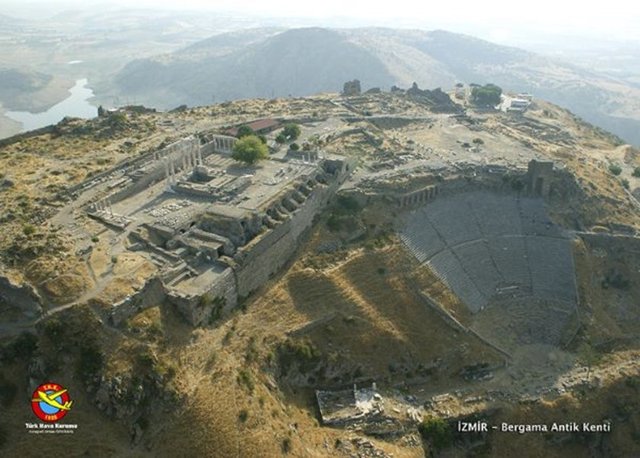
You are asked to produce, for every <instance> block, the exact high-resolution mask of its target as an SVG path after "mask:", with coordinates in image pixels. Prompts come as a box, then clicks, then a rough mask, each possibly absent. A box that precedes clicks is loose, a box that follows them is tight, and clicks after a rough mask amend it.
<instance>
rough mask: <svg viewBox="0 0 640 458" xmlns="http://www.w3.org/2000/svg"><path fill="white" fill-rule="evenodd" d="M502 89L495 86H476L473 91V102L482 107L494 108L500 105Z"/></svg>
mask: <svg viewBox="0 0 640 458" xmlns="http://www.w3.org/2000/svg"><path fill="white" fill-rule="evenodd" d="M501 95H502V88H500V87H499V86H496V85H495V84H485V85H484V86H477V85H475V86H474V87H473V89H471V101H472V102H473V103H474V104H475V105H477V106H482V107H494V106H496V105H498V104H499V103H500V96H501Z"/></svg>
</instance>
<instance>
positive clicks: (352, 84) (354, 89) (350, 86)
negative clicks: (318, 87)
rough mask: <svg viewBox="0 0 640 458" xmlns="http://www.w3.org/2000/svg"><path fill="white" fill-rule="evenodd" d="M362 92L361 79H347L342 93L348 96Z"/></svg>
mask: <svg viewBox="0 0 640 458" xmlns="http://www.w3.org/2000/svg"><path fill="white" fill-rule="evenodd" d="M361 92H362V91H361V89H360V80H353V81H347V82H346V83H344V86H343V88H342V95H344V96H346V97H350V96H353V95H360V93H361Z"/></svg>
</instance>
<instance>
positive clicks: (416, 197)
mask: <svg viewBox="0 0 640 458" xmlns="http://www.w3.org/2000/svg"><path fill="white" fill-rule="evenodd" d="M437 195H438V187H437V186H429V187H428V188H426V189H423V190H422V191H418V192H414V193H413V194H410V195H408V196H403V197H401V198H400V207H401V208H402V207H408V206H410V205H415V204H419V203H422V202H426V201H428V200H430V199H433V198H434V197H435V196H437Z"/></svg>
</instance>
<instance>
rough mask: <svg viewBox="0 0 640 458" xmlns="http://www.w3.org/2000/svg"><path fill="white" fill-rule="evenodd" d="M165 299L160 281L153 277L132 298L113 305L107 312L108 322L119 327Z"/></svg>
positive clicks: (164, 292)
mask: <svg viewBox="0 0 640 458" xmlns="http://www.w3.org/2000/svg"><path fill="white" fill-rule="evenodd" d="M165 298H166V291H165V288H164V285H163V284H162V280H161V279H160V278H159V277H153V278H150V279H149V280H147V282H146V283H145V285H144V286H143V287H142V288H141V289H140V290H139V291H138V292H137V293H136V294H134V295H133V296H129V297H127V298H126V299H124V300H122V301H120V302H118V303H116V304H114V305H113V306H112V307H111V310H110V311H109V320H110V321H111V323H113V324H114V325H116V326H117V325H120V324H121V323H122V322H124V321H125V320H127V319H129V318H130V317H132V316H134V315H136V314H138V313H140V312H141V311H143V310H146V309H147V308H149V307H154V306H156V305H160V304H161V303H162V302H164V300H165Z"/></svg>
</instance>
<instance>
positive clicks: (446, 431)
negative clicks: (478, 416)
mask: <svg viewBox="0 0 640 458" xmlns="http://www.w3.org/2000/svg"><path fill="white" fill-rule="evenodd" d="M418 431H419V432H420V435H421V436H422V437H423V439H424V440H426V441H427V442H429V444H430V445H431V447H433V448H434V449H436V450H440V449H443V448H447V447H449V446H451V445H452V443H453V433H452V431H451V427H450V426H449V423H447V421H446V420H445V419H443V418H439V417H429V418H425V419H424V421H423V422H422V423H420V425H418Z"/></svg>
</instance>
